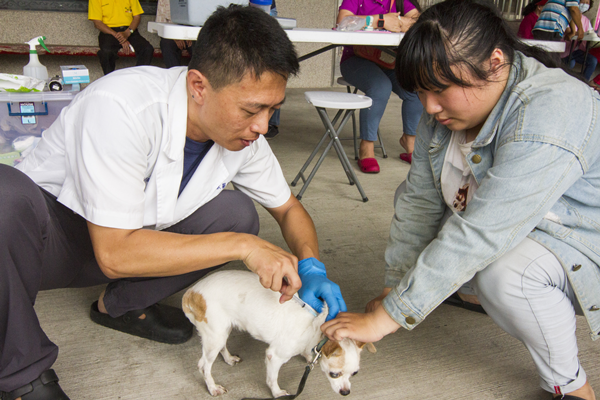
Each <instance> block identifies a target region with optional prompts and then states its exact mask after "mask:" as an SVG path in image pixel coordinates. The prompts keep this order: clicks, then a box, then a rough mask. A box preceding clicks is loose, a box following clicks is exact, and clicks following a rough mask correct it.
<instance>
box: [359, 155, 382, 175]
mask: <svg viewBox="0 0 600 400" xmlns="http://www.w3.org/2000/svg"><path fill="white" fill-rule="evenodd" d="M358 167H359V168H360V170H361V171H362V172H364V173H365V174H376V173H378V172H379V163H377V160H376V159H374V158H363V159H362V160H358Z"/></svg>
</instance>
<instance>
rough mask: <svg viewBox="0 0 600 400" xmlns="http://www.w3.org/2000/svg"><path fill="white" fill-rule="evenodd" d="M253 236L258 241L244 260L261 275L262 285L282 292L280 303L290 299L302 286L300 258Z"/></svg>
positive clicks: (253, 270) (251, 269)
mask: <svg viewBox="0 0 600 400" xmlns="http://www.w3.org/2000/svg"><path fill="white" fill-rule="evenodd" d="M253 238H254V240H256V241H257V242H256V243H253V248H252V250H251V251H250V252H249V253H248V254H247V255H246V256H245V257H243V259H242V261H243V262H244V264H246V266H247V267H248V269H249V270H250V271H252V272H254V273H256V274H257V275H258V276H259V278H260V283H261V285H263V286H264V287H265V288H267V289H271V290H273V291H275V292H281V298H280V299H279V302H280V303H283V302H286V301H288V300H290V299H291V298H292V296H293V295H294V293H296V292H297V291H298V289H300V287H301V286H302V282H301V280H300V277H299V276H298V272H297V265H298V259H297V258H296V256H294V255H293V254H290V253H288V252H286V251H284V250H283V249H282V248H280V247H277V246H275V245H274V244H271V243H269V242H267V241H265V240H262V239H260V238H258V237H253Z"/></svg>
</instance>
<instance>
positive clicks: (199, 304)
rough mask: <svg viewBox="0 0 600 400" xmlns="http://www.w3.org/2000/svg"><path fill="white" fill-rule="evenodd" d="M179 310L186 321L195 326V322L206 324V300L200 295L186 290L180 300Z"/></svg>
mask: <svg viewBox="0 0 600 400" xmlns="http://www.w3.org/2000/svg"><path fill="white" fill-rule="evenodd" d="M181 308H182V309H183V312H184V313H185V315H186V316H187V317H188V319H189V320H190V321H191V322H192V323H193V324H194V325H195V324H196V322H205V323H206V322H207V320H206V300H204V297H203V296H202V294H201V293H198V292H195V291H193V290H188V291H187V292H185V294H184V295H183V299H182V300H181Z"/></svg>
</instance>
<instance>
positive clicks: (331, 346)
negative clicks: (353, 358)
mask: <svg viewBox="0 0 600 400" xmlns="http://www.w3.org/2000/svg"><path fill="white" fill-rule="evenodd" d="M321 352H322V353H323V355H324V356H325V357H327V358H329V357H331V356H339V355H341V354H342V347H341V346H340V342H337V341H335V340H328V341H327V343H325V345H323V348H322V349H321Z"/></svg>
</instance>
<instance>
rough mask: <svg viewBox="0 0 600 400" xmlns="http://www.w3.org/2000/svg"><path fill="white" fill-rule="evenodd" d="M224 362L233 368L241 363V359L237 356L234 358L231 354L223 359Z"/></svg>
mask: <svg viewBox="0 0 600 400" xmlns="http://www.w3.org/2000/svg"><path fill="white" fill-rule="evenodd" d="M223 359H224V360H225V362H226V363H227V364H228V365H231V366H234V365H235V364H237V363H240V362H241V361H242V359H241V358H240V357H238V356H234V355H233V354H230V355H229V357H227V358H223Z"/></svg>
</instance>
